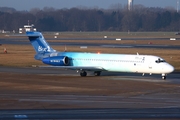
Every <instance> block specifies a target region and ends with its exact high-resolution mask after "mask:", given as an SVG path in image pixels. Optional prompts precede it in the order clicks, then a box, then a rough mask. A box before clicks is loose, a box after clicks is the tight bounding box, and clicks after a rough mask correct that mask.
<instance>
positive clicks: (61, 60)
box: [42, 56, 69, 66]
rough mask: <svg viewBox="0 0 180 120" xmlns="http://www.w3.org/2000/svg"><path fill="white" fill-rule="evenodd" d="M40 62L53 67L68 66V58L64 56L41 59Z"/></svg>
mask: <svg viewBox="0 0 180 120" xmlns="http://www.w3.org/2000/svg"><path fill="white" fill-rule="evenodd" d="M42 62H43V63H44V64H48V65H54V66H67V65H69V58H68V57H66V56H54V57H47V58H43V60H42Z"/></svg>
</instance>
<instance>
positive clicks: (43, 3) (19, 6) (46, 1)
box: [0, 0, 177, 10]
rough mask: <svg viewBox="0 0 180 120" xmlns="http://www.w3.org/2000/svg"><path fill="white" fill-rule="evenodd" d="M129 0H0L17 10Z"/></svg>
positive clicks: (153, 2)
mask: <svg viewBox="0 0 180 120" xmlns="http://www.w3.org/2000/svg"><path fill="white" fill-rule="evenodd" d="M127 1H128V0H0V7H13V8H15V9H16V10H30V9H32V8H40V9H42V8H44V7H54V8H56V9H61V8H72V7H77V6H86V7H89V8H94V7H98V8H105V9H107V8H109V7H110V6H112V5H115V4H118V3H119V4H122V5H127ZM176 3H177V0H134V4H142V5H144V6H146V7H163V8H164V7H173V8H176Z"/></svg>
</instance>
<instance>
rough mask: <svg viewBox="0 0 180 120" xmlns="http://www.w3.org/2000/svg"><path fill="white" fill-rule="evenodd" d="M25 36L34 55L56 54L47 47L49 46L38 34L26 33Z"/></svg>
mask: <svg viewBox="0 0 180 120" xmlns="http://www.w3.org/2000/svg"><path fill="white" fill-rule="evenodd" d="M26 35H27V36H28V37H29V40H30V42H31V44H32V46H33V47H34V49H35V51H36V53H52V52H56V50H54V49H53V48H51V47H50V46H49V44H48V43H47V42H46V40H45V39H44V37H43V35H42V34H41V33H40V32H26Z"/></svg>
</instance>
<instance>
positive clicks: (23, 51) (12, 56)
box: [0, 45, 180, 70]
mask: <svg viewBox="0 0 180 120" xmlns="http://www.w3.org/2000/svg"><path fill="white" fill-rule="evenodd" d="M3 46H4V45H3ZM3 46H1V47H0V48H1V49H0V50H1V51H2V52H1V51H0V65H2V66H16V67H30V66H32V65H43V63H42V62H41V61H37V60H35V59H34V55H35V51H34V49H33V48H32V46H31V45H5V46H6V48H7V51H8V53H7V54H4V53H3ZM53 48H54V49H56V50H58V51H63V50H64V47H59V46H53ZM67 51H77V52H95V53H97V52H100V53H115V54H136V53H137V52H138V53H139V54H148V55H156V56H160V57H162V58H164V59H165V60H166V61H167V62H169V63H170V64H172V65H173V66H174V67H175V69H176V70H180V61H179V59H180V56H179V55H180V50H170V49H140V48H100V47H88V48H87V49H80V47H77V46H76V47H71V46H67Z"/></svg>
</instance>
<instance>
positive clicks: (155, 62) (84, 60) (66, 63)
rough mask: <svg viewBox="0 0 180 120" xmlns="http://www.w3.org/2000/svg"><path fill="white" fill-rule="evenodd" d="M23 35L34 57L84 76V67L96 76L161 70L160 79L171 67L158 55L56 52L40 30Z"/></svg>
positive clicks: (148, 72) (171, 70) (157, 71)
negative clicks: (25, 36) (34, 53)
mask: <svg viewBox="0 0 180 120" xmlns="http://www.w3.org/2000/svg"><path fill="white" fill-rule="evenodd" d="M26 35H27V36H28V37H29V40H30V42H31V44H32V46H33V47H34V49H35V51H36V55H35V59H36V60H41V61H42V62H43V63H44V64H47V65H50V66H49V67H58V68H63V69H72V70H77V71H78V72H80V76H82V77H84V76H87V71H93V72H94V75H95V76H100V74H101V72H102V71H110V72H129V73H142V74H143V75H144V74H146V73H147V74H150V75H151V74H161V75H162V79H166V76H167V74H169V73H171V72H173V71H174V67H173V66H172V65H170V64H169V63H167V62H166V61H165V60H164V59H163V58H161V57H158V56H153V55H138V54H137V55H136V54H135V55H131V54H98V53H83V52H58V51H56V50H54V49H53V48H52V47H50V45H49V44H48V43H47V42H46V40H45V39H44V37H43V35H42V33H40V32H27V33H26Z"/></svg>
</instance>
